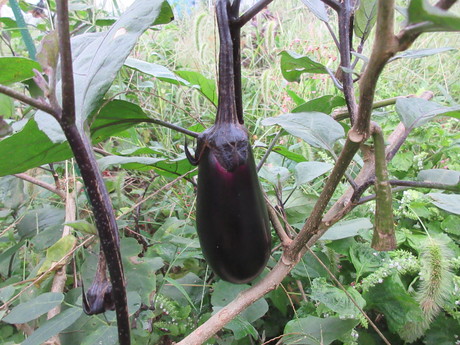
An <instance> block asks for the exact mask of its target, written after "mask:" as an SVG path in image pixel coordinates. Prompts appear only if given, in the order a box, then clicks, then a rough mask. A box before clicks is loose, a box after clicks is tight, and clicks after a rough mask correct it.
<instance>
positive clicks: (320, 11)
mask: <svg viewBox="0 0 460 345" xmlns="http://www.w3.org/2000/svg"><path fill="white" fill-rule="evenodd" d="M302 2H303V3H304V4H305V5H306V6H307V7H308V8H309V9H310V11H311V12H312V13H313V14H314V15H315V16H316V17H318V19H320V20H322V21H323V22H328V21H329V16H328V15H327V10H326V6H325V5H324V3H323V2H322V1H321V0H302Z"/></svg>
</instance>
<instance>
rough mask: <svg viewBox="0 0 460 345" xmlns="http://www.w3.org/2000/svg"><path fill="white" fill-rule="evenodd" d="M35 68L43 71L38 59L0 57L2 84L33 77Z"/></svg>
mask: <svg viewBox="0 0 460 345" xmlns="http://www.w3.org/2000/svg"><path fill="white" fill-rule="evenodd" d="M34 69H36V70H38V71H41V70H42V68H41V66H40V64H39V63H38V62H37V61H34V60H30V59H26V58H23V57H0V71H2V73H0V84H2V85H9V84H13V83H16V82H20V81H24V80H26V79H30V78H32V77H33V76H34V75H35V74H34V71H33V70H34Z"/></svg>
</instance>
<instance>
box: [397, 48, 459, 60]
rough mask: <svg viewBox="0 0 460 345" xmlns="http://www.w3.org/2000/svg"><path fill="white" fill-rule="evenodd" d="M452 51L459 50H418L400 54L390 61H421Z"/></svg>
mask: <svg viewBox="0 0 460 345" xmlns="http://www.w3.org/2000/svg"><path fill="white" fill-rule="evenodd" d="M451 50H457V49H456V48H449V47H443V48H427V49H417V50H406V51H404V52H402V53H399V54H397V55H395V56H393V57H392V58H391V59H390V60H389V61H394V60H398V59H419V58H423V57H426V56H431V55H435V54H440V53H445V52H448V51H451Z"/></svg>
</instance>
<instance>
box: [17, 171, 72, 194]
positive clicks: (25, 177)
mask: <svg viewBox="0 0 460 345" xmlns="http://www.w3.org/2000/svg"><path fill="white" fill-rule="evenodd" d="M13 176H16V177H17V178H20V179H21V180H24V181H27V182H30V183H32V184H34V185H37V186H39V187H42V188H45V189H46V190H49V191H50V192H53V193H54V194H56V195H57V196H59V197H60V198H61V199H62V200H65V199H66V194H65V193H64V192H63V191H62V190H60V189H58V188H56V187H55V186H54V185H52V184H49V183H46V182H43V181H41V180H39V179H37V178H35V177H32V176H30V175H27V174H25V173H20V174H14V175H13Z"/></svg>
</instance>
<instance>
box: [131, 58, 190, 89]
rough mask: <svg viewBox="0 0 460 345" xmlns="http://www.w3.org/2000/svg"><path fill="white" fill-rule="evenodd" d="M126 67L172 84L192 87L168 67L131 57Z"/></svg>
mask: <svg viewBox="0 0 460 345" xmlns="http://www.w3.org/2000/svg"><path fill="white" fill-rule="evenodd" d="M125 66H127V67H129V68H132V69H134V70H136V71H139V72H142V73H145V74H148V75H151V76H152V77H155V78H157V79H159V80H162V81H165V82H168V83H171V84H175V85H186V86H189V85H190V83H189V82H188V81H187V80H185V79H182V78H181V77H179V76H178V75H177V74H175V73H174V72H172V71H170V70H169V69H167V68H166V67H164V66H161V65H158V64H156V63H151V62H146V61H142V60H138V59H134V58H130V57H129V58H127V59H126V61H125Z"/></svg>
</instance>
